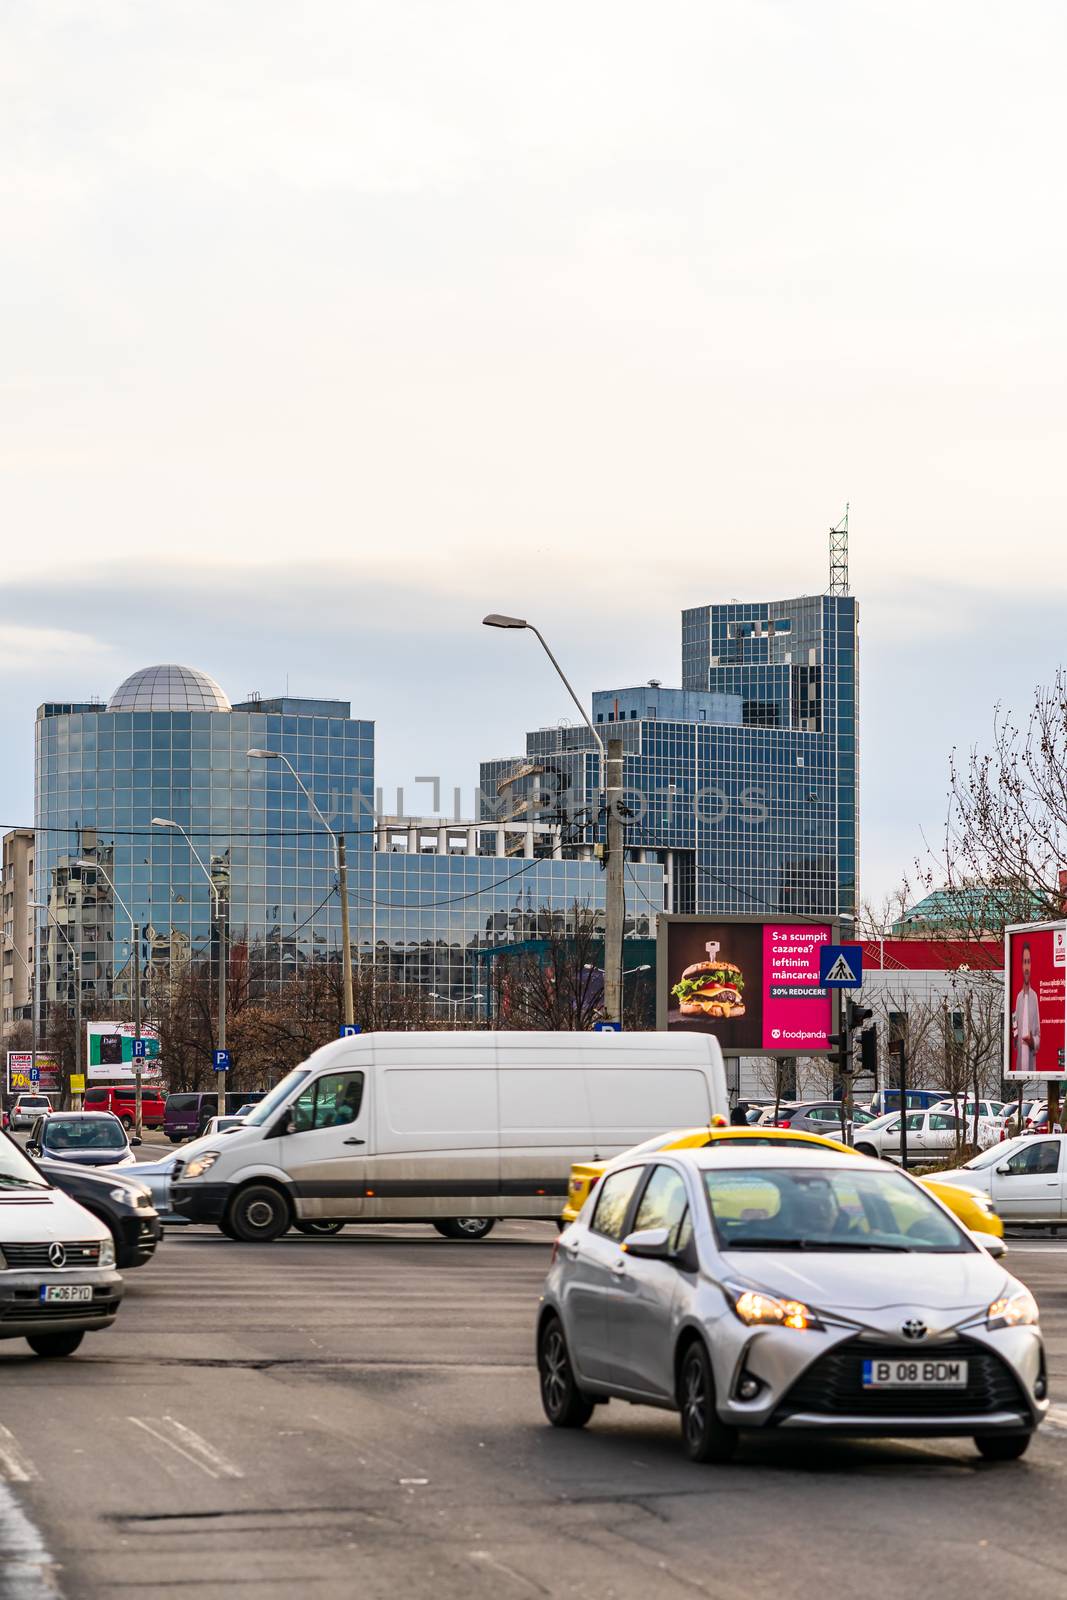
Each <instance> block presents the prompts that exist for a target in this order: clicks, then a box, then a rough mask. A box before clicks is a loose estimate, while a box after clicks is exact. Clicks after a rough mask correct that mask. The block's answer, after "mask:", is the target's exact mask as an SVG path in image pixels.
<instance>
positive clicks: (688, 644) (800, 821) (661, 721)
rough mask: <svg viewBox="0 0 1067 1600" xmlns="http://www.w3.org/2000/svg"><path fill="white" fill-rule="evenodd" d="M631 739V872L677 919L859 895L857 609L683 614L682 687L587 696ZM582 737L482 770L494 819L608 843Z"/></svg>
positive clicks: (587, 737)
mask: <svg viewBox="0 0 1067 1600" xmlns="http://www.w3.org/2000/svg"><path fill="white" fill-rule="evenodd" d="M593 720H594V722H595V725H596V727H597V731H598V732H599V733H600V735H601V737H603V738H605V739H607V738H610V737H617V738H619V739H621V741H622V744H623V752H624V782H625V786H626V799H627V804H628V806H629V809H630V813H631V815H630V821H629V823H628V827H627V847H628V852H629V855H630V857H631V862H630V869H629V870H633V868H634V867H636V866H637V865H640V864H644V865H652V864H658V865H660V866H661V868H662V869H663V871H664V873H665V875H666V897H667V906H668V908H669V909H670V910H673V911H677V912H707V913H717V914H730V915H742V916H743V915H749V916H759V915H763V914H765V913H769V914H771V915H779V914H782V915H784V914H786V913H793V914H795V915H798V916H825V917H838V918H840V919H841V921H842V922H843V923H844V924H845V925H846V928H847V925H848V924H849V923H850V922H851V921H852V920H853V919H854V917H855V913H856V894H857V873H856V868H857V825H858V806H857V779H858V732H857V616H856V603H855V601H854V600H853V599H852V598H851V597H849V596H829V595H816V596H805V597H803V598H801V599H798V600H793V601H782V602H764V603H758V604H756V603H752V604H744V605H742V604H737V603H730V604H728V605H713V606H702V607H699V608H697V609H695V610H690V611H685V612H683V613H682V686H681V688H680V689H673V688H665V687H663V685H661V684H659V683H656V682H653V683H649V684H645V685H640V686H637V687H631V688H626V689H618V690H611V691H605V692H603V693H598V694H595V695H594V697H593ZM602 781H603V780H602V776H601V773H600V757H599V753H598V751H597V749H596V744H595V741H594V739H593V737H592V735H591V734H590V732H589V730H588V729H587V728H584V727H581V726H577V727H576V726H573V725H571V724H567V725H563V726H560V727H553V728H541V729H537V730H534V731H532V732H530V733H529V734H528V735H527V737H526V752H525V755H524V756H520V757H515V756H512V757H507V758H503V759H498V760H494V761H487V762H484V763H483V764H482V769H481V795H482V799H481V806H482V812H483V815H484V816H486V817H490V816H495V815H504V816H522V815H526V814H533V815H535V816H537V817H538V818H539V819H542V820H544V819H550V820H555V821H557V822H558V824H559V826H560V828H561V829H562V830H563V837H564V839H565V840H566V846H567V849H568V850H569V851H571V852H574V853H577V854H583V853H585V854H588V853H590V852H591V849H592V847H593V845H594V844H595V843H596V842H597V841H598V840H601V839H602V838H603V821H602V818H601V817H600V793H601V787H602Z"/></svg>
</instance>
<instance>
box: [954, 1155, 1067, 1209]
mask: <svg viewBox="0 0 1067 1600" xmlns="http://www.w3.org/2000/svg"><path fill="white" fill-rule="evenodd" d="M938 1178H939V1180H940V1181H941V1182H943V1183H946V1184H965V1185H966V1186H967V1187H968V1188H970V1189H979V1190H981V1191H982V1192H983V1193H984V1194H987V1195H988V1196H989V1198H990V1200H991V1202H992V1204H993V1205H994V1206H995V1207H996V1209H997V1211H998V1212H999V1213H1000V1215H1001V1216H1002V1217H1003V1219H1004V1221H1005V1222H1012V1223H1027V1222H1030V1223H1035V1224H1040V1225H1050V1226H1055V1224H1056V1223H1061V1222H1062V1223H1065V1224H1067V1135H1065V1134H1062V1133H1058V1132H1057V1133H1049V1134H1045V1135H1043V1136H1039V1137H1034V1136H1033V1135H1031V1134H1020V1135H1017V1136H1016V1137H1015V1138H1014V1139H1005V1140H1004V1142H1003V1143H1002V1144H995V1145H993V1147H992V1149H990V1150H983V1151H982V1152H981V1154H980V1155H977V1156H975V1157H974V1159H973V1160H972V1161H967V1162H965V1163H964V1164H963V1166H962V1167H954V1168H953V1169H952V1171H951V1172H939V1173H938Z"/></svg>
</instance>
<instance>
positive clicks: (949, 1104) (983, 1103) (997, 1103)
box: [930, 1095, 1006, 1124]
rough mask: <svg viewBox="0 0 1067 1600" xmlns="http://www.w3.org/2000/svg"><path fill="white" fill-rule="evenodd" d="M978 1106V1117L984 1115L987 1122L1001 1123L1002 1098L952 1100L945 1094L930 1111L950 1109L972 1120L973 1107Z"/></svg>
mask: <svg viewBox="0 0 1067 1600" xmlns="http://www.w3.org/2000/svg"><path fill="white" fill-rule="evenodd" d="M975 1105H977V1106H978V1115H979V1117H984V1118H985V1120H986V1121H987V1122H995V1123H998V1124H999V1123H1001V1122H1003V1121H1004V1117H1005V1111H1006V1108H1005V1105H1004V1102H1003V1101H1002V1100H978V1101H974V1100H964V1099H963V1098H962V1097H961V1098H960V1099H959V1100H955V1101H954V1100H953V1099H952V1097H951V1095H947V1096H946V1097H945V1099H944V1100H939V1101H938V1102H937V1105H936V1106H931V1107H930V1110H931V1111H951V1112H953V1113H954V1114H958V1115H960V1116H963V1117H966V1118H967V1121H968V1122H971V1123H973V1122H974V1108H975Z"/></svg>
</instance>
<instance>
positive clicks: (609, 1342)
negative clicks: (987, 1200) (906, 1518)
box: [536, 1148, 1048, 1461]
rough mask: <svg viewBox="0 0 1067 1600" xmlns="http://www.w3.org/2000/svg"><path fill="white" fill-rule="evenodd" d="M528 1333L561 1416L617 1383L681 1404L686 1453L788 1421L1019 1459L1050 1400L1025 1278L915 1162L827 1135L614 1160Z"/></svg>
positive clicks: (558, 1257) (620, 1392) (584, 1418)
mask: <svg viewBox="0 0 1067 1600" xmlns="http://www.w3.org/2000/svg"><path fill="white" fill-rule="evenodd" d="M801 1295H803V1299H801V1298H800V1296H801ZM931 1336H932V1337H931ZM927 1339H929V1341H930V1342H929V1343H928V1344H927V1343H926V1341H927ZM536 1349H537V1363H538V1371H539V1377H540V1384H541V1398H542V1403H543V1406H544V1410H545V1414H546V1416H547V1417H548V1420H549V1422H551V1423H552V1424H553V1426H555V1427H558V1428H580V1427H583V1426H584V1425H585V1424H586V1423H587V1422H589V1420H590V1419H591V1417H592V1416H593V1413H594V1410H595V1407H596V1403H597V1402H598V1401H603V1400H605V1399H608V1398H610V1397H612V1396H617V1397H619V1398H621V1399H624V1400H628V1401H630V1402H633V1403H637V1404H642V1403H643V1404H646V1405H653V1406H657V1407H660V1408H664V1409H668V1410H675V1411H678V1412H679V1413H680V1417H681V1434H682V1444H683V1447H684V1449H685V1452H686V1454H687V1455H688V1456H689V1458H690V1459H691V1460H693V1461H727V1460H729V1459H730V1457H731V1456H732V1454H733V1452H734V1449H735V1447H736V1443H737V1440H738V1437H739V1435H740V1434H741V1433H742V1432H743V1431H745V1430H765V1431H769V1430H774V1429H781V1430H783V1432H785V1431H791V1430H794V1429H799V1430H805V1429H807V1430H811V1431H816V1432H818V1433H819V1434H821V1435H824V1436H825V1435H826V1434H828V1433H833V1432H835V1431H836V1432H841V1433H846V1434H853V1435H854V1434H865V1435H870V1436H890V1437H892V1436H894V1435H925V1436H938V1435H959V1434H963V1433H966V1434H970V1435H971V1436H972V1438H973V1439H974V1443H975V1445H976V1447H977V1449H978V1451H979V1453H980V1454H981V1455H982V1456H984V1457H985V1458H986V1459H988V1460H994V1461H1008V1460H1014V1459H1016V1458H1018V1457H1019V1456H1021V1455H1023V1453H1024V1452H1025V1451H1026V1449H1027V1447H1028V1445H1029V1443H1030V1439H1031V1436H1032V1434H1033V1432H1034V1430H1035V1429H1036V1427H1037V1426H1038V1425H1039V1424H1040V1422H1041V1421H1042V1419H1043V1417H1044V1416H1045V1414H1046V1412H1047V1410H1048V1398H1047V1382H1046V1377H1045V1357H1044V1348H1043V1341H1042V1337H1041V1332H1040V1327H1039V1313H1038V1307H1037V1303H1036V1301H1035V1300H1034V1298H1033V1296H1032V1295H1031V1293H1030V1291H1029V1290H1028V1289H1027V1288H1026V1287H1025V1286H1024V1285H1023V1284H1022V1283H1020V1282H1018V1280H1016V1279H1014V1278H1012V1277H1010V1276H1009V1275H1008V1273H1006V1272H1005V1270H1004V1267H1003V1266H1002V1265H1001V1264H1000V1263H999V1262H998V1261H996V1260H994V1259H993V1258H992V1257H991V1256H990V1254H989V1253H988V1252H987V1251H986V1250H984V1249H983V1248H982V1247H981V1246H980V1245H978V1244H976V1243H975V1241H974V1240H973V1239H972V1238H971V1236H970V1235H969V1234H968V1233H967V1232H966V1230H965V1229H963V1228H961V1227H960V1225H959V1224H958V1223H957V1222H956V1221H955V1219H954V1218H953V1217H952V1216H950V1215H949V1214H948V1213H946V1212H945V1211H944V1210H943V1209H942V1207H940V1206H939V1205H937V1203H936V1202H935V1201H934V1200H933V1199H932V1198H931V1197H930V1196H929V1195H928V1194H926V1193H925V1192H924V1190H923V1189H922V1187H921V1186H920V1185H919V1184H918V1183H916V1182H915V1180H914V1179H912V1178H910V1177H908V1175H907V1174H906V1173H903V1172H899V1171H892V1170H891V1169H890V1168H888V1167H887V1166H885V1165H883V1164H881V1163H875V1162H871V1161H870V1160H867V1159H865V1158H864V1157H862V1156H854V1155H840V1156H835V1157H834V1158H833V1159H832V1160H831V1159H830V1158H829V1157H828V1156H827V1155H826V1154H825V1153H824V1152H821V1151H812V1152H811V1153H810V1154H809V1153H808V1152H806V1151H794V1152H793V1153H792V1154H791V1155H790V1156H789V1158H788V1161H784V1160H783V1158H782V1156H781V1154H780V1152H779V1151H777V1150H775V1149H773V1148H767V1149H763V1150H754V1151H753V1150H748V1149H744V1148H737V1149H726V1150H722V1149H700V1150H686V1151H672V1152H670V1153H669V1154H668V1153H661V1154H658V1155H657V1154H652V1155H646V1156H644V1157H642V1158H640V1159H639V1160H637V1161H635V1162H634V1163H633V1164H632V1165H628V1166H623V1167H616V1168H614V1169H613V1170H612V1171H610V1172H608V1173H606V1174H605V1175H604V1177H603V1178H602V1179H601V1181H600V1183H599V1184H598V1186H597V1190H596V1194H595V1195H594V1196H593V1198H592V1200H591V1203H590V1205H589V1206H588V1207H587V1208H586V1209H585V1210H584V1211H583V1213H582V1215H581V1217H580V1218H579V1219H578V1221H577V1222H574V1223H572V1224H571V1225H570V1227H568V1228H567V1229H566V1230H565V1232H564V1233H563V1234H561V1235H560V1237H559V1239H558V1240H557V1241H556V1247H555V1249H554V1250H553V1253H552V1264H551V1267H550V1269H549V1272H548V1276H547V1278H546V1281H545V1285H544V1290H543V1293H542V1296H541V1301H540V1305H539V1309H538V1314H537V1330H536Z"/></svg>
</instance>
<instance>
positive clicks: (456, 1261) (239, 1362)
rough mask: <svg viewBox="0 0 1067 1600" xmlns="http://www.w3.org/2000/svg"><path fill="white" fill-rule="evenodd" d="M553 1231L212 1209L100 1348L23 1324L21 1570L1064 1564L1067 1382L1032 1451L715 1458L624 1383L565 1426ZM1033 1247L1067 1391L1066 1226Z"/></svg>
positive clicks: (586, 1572)
mask: <svg viewBox="0 0 1067 1600" xmlns="http://www.w3.org/2000/svg"><path fill="white" fill-rule="evenodd" d="M551 1238H552V1234H551V1232H550V1230H549V1229H548V1228H546V1227H544V1226H540V1225H533V1224H530V1225H519V1224H509V1225H505V1226H502V1227H500V1228H498V1230H497V1231H496V1232H495V1233H494V1234H493V1236H492V1237H491V1238H490V1239H488V1240H486V1241H483V1242H481V1243H471V1244H467V1243H452V1242H449V1241H446V1240H443V1239H439V1238H438V1237H437V1235H436V1234H434V1233H432V1232H431V1231H430V1230H429V1229H426V1228H422V1227H410V1228H379V1229H373V1228H350V1229H347V1230H346V1231H345V1232H344V1233H343V1234H341V1235H339V1236H337V1237H336V1238H333V1239H325V1240H316V1239H305V1238H303V1237H300V1236H297V1235H292V1236H289V1237H287V1238H285V1239H283V1240H280V1241H278V1242H277V1243H276V1244H274V1245H269V1246H254V1245H238V1244H234V1243H231V1242H230V1241H228V1240H225V1239H223V1238H222V1236H221V1235H220V1234H218V1233H217V1232H214V1231H211V1230H207V1229H200V1228H196V1229H188V1230H185V1231H183V1232H176V1233H174V1234H171V1235H169V1236H168V1237H167V1238H166V1240H165V1242H164V1244H163V1246H162V1248H161V1250H160V1252H159V1255H158V1256H157V1259H156V1260H155V1261H154V1262H153V1263H152V1264H151V1265H150V1266H148V1267H147V1268H144V1269H143V1270H141V1271H139V1272H134V1273H130V1274H128V1275H127V1298H126V1302H125V1304H124V1306H123V1309H122V1312H121V1314H120V1317H119V1320H118V1322H117V1324H116V1325H115V1327H114V1328H112V1329H111V1330H109V1331H107V1332H105V1333H102V1334H96V1335H90V1336H88V1337H87V1339H86V1341H85V1344H84V1345H83V1346H82V1351H81V1353H79V1355H78V1356H76V1357H74V1358H73V1359H71V1360H68V1361H66V1362H58V1363H45V1362H40V1361H37V1360H35V1359H34V1358H33V1357H32V1356H30V1355H29V1354H28V1352H27V1349H26V1346H25V1345H23V1344H22V1343H21V1341H11V1342H4V1343H2V1344H0V1395H2V1404H0V1596H2V1597H3V1600H16V1597H17V1600H40V1597H43V1596H54V1595H55V1593H57V1592H59V1593H60V1594H62V1595H64V1596H66V1597H67V1600H90V1597H91V1600H103V1597H105V1596H107V1597H111V1596H133V1597H136V1596H141V1595H145V1596H149V1595H151V1596H154V1597H155V1596H161V1597H167V1596H170V1595H173V1596H175V1597H176V1600H177V1597H185V1596H195V1597H196V1600H215V1597H219V1600H221V1597H223V1596H226V1600H233V1597H234V1596H235V1595H239V1594H244V1593H247V1594H252V1595H255V1596H256V1597H257V1600H259V1597H261V1596H262V1597H275V1596H277V1597H279V1600H281V1597H286V1600H288V1597H291V1596H295V1595H301V1596H306V1597H308V1600H335V1597H336V1600H342V1597H344V1600H348V1597H350V1596H355V1595H358V1596H360V1597H361V1600H363V1597H366V1600H374V1597H377V1596H382V1597H386V1596H388V1597H389V1600H398V1597H405V1600H406V1597H411V1596H414V1597H417V1600H421V1597H423V1596H426V1597H429V1596H433V1597H435V1600H438V1597H443V1600H447V1597H452V1596H456V1597H458V1596H463V1597H464V1600H481V1597H485V1600H490V1597H491V1600H513V1597H514V1600H523V1597H529V1596H537V1595H582V1596H590V1595H593V1596H596V1597H597V1600H610V1597H613V1596H625V1597H629V1596H635V1597H636V1596H641V1597H649V1596H652V1597H655V1600H675V1597H677V1600H682V1597H686V1600H692V1597H693V1596H713V1597H715V1600H741V1597H742V1596H744V1597H745V1600H764V1597H766V1600H770V1597H772V1596H773V1597H774V1600H781V1595H782V1592H783V1590H788V1591H789V1592H792V1593H796V1592H804V1591H805V1590H809V1591H810V1592H814V1593H821V1592H825V1591H829V1592H832V1593H834V1594H839V1595H845V1596H849V1595H856V1594H863V1595H864V1596H865V1597H879V1596H883V1595H885V1596H888V1595H893V1596H894V1597H895V1600H899V1596H901V1595H902V1594H903V1595H908V1594H923V1595H925V1594H934V1593H936V1594H937V1595H938V1597H939V1600H952V1597H956V1596H959V1597H963V1596H966V1597H967V1600H973V1597H974V1593H975V1588H976V1583H980V1584H981V1585H982V1587H983V1589H987V1590H989V1591H990V1592H997V1591H998V1590H999V1591H1000V1592H1007V1593H1010V1594H1011V1595H1012V1597H1013V1600H1026V1597H1030V1596H1052V1595H1059V1594H1062V1592H1063V1587H1064V1583H1065V1581H1067V1553H1065V1552H1064V1549H1063V1546H1062V1541H1061V1538H1060V1534H1059V1526H1060V1521H1061V1518H1062V1507H1063V1504H1064V1500H1065V1497H1067V1403H1065V1404H1064V1407H1063V1410H1062V1413H1060V1415H1061V1418H1062V1421H1061V1422H1060V1424H1059V1425H1057V1426H1049V1427H1047V1428H1046V1429H1045V1430H1043V1433H1042V1435H1041V1436H1040V1437H1039V1439H1038V1440H1037V1442H1036V1443H1035V1445H1034V1446H1033V1447H1032V1448H1031V1451H1030V1453H1029V1455H1028V1456H1027V1457H1026V1459H1025V1460H1024V1461H1023V1462H1021V1463H1017V1464H1014V1465H1009V1466H990V1465H987V1464H985V1463H982V1462H980V1461H979V1458H978V1457H977V1455H976V1454H975V1452H974V1451H973V1449H972V1447H971V1446H970V1444H969V1443H968V1442H966V1441H947V1442H944V1443H941V1442H932V1443H925V1442H924V1443H915V1442H910V1443H899V1444H898V1443H871V1444H867V1443H847V1444H822V1445H820V1446H819V1447H818V1448H816V1447H813V1446H810V1445H805V1444H798V1443H796V1442H793V1443H789V1442H787V1441H784V1440H770V1439H768V1440H756V1441H748V1442H746V1443H744V1444H743V1445H742V1449H741V1452H740V1455H739V1458H738V1460H737V1462H736V1463H735V1464H734V1465H732V1466H730V1467H727V1468H700V1467H694V1466H691V1465H689V1464H688V1463H687V1462H686V1461H685V1460H684V1459H683V1458H682V1456H681V1454H680V1451H679V1448H678V1444H677V1423H676V1421H675V1419H674V1418H673V1417H672V1416H668V1415H665V1414H662V1413H657V1412H654V1411H649V1410H643V1409H637V1408H631V1407H628V1406H624V1405H620V1404H618V1403H614V1404H612V1405H611V1406H610V1407H607V1408H604V1409H602V1410H600V1411H598V1413H597V1416H596V1419H595V1420H594V1422H593V1423H592V1425H591V1426H590V1427H589V1428H588V1429H587V1430H586V1431H585V1432H584V1433H578V1434H563V1433H557V1432H554V1431H552V1430H551V1429H549V1428H548V1427H546V1426H545V1424H544V1423H543V1421H542V1418H541V1413H540V1407H539V1401H538V1393H537V1382H536V1374H535V1371H534V1368H533V1364H532V1358H531V1329H532V1324H533V1317H534V1311H535V1307H536V1303H537V1295H538V1289H539V1285H540V1281H541V1278H542V1276H543V1273H544V1269H545V1265H546V1261H547V1256H548V1250H549V1247H550V1244H551ZM1011 1265H1012V1266H1013V1268H1014V1269H1015V1270H1016V1271H1017V1272H1018V1273H1019V1274H1020V1276H1022V1277H1023V1278H1024V1279H1025V1280H1026V1281H1027V1282H1029V1283H1030V1284H1031V1286H1032V1287H1033V1288H1034V1289H1035V1292H1036V1293H1037V1294H1038V1297H1039V1299H1040V1300H1041V1302H1042V1305H1043V1308H1044V1313H1045V1320H1046V1328H1047V1333H1048V1336H1049V1344H1050V1349H1051V1354H1052V1373H1053V1399H1054V1400H1056V1399H1057V1397H1058V1396H1063V1399H1064V1402H1067V1311H1065V1300H1067V1293H1065V1290H1064V1288H1063V1284H1064V1282H1065V1274H1067V1242H1065V1243H1064V1244H1059V1243H1058V1242H1055V1241H1049V1240H1046V1241H1039V1240H1036V1239H1035V1240H1033V1241H1026V1242H1023V1243H1021V1244H1020V1245H1019V1246H1018V1248H1017V1249H1014V1250H1013V1251H1012V1255H1011ZM3 1480H6V1482H5V1481H3Z"/></svg>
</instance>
